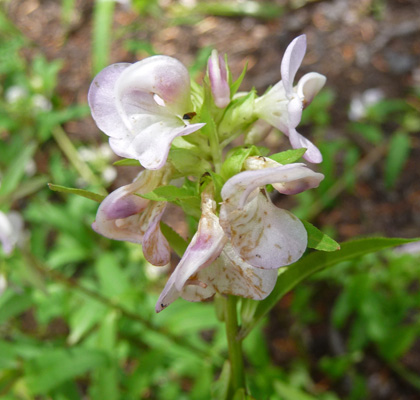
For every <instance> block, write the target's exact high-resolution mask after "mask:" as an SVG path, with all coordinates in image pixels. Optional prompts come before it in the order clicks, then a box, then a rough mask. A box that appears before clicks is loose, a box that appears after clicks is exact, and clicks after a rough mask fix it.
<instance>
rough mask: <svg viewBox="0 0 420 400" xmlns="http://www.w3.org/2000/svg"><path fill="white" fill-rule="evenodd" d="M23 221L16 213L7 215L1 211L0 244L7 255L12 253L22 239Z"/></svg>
mask: <svg viewBox="0 0 420 400" xmlns="http://www.w3.org/2000/svg"><path fill="white" fill-rule="evenodd" d="M22 234H23V220H22V217H21V216H20V214H18V213H17V212H16V211H11V212H9V213H7V214H5V213H3V212H2V211H0V242H1V244H2V247H3V251H4V253H5V254H7V255H9V254H11V253H12V251H13V249H14V248H15V246H16V245H17V244H18V243H19V241H20V239H22Z"/></svg>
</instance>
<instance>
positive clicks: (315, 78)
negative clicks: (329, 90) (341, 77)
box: [296, 72, 327, 108]
mask: <svg viewBox="0 0 420 400" xmlns="http://www.w3.org/2000/svg"><path fill="white" fill-rule="evenodd" d="M326 81H327V78H326V77H325V76H324V75H321V74H318V73H317V72H309V73H308V74H305V75H303V76H302V78H300V79H299V82H298V84H297V87H296V92H297V95H298V96H299V98H301V99H304V108H305V107H307V106H309V104H311V103H312V100H313V99H314V97H315V96H316V95H317V94H318V93H319V91H320V90H321V89H322V88H323V87H324V85H325V82H326Z"/></svg>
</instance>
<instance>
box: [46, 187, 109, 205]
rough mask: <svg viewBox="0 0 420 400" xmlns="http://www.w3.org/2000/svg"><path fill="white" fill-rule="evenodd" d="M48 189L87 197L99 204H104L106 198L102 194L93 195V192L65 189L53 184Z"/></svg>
mask: <svg viewBox="0 0 420 400" xmlns="http://www.w3.org/2000/svg"><path fill="white" fill-rule="evenodd" d="M48 187H49V188H50V189H51V190H53V191H54V192H61V193H71V194H76V195H78V196H81V197H86V198H87V199H90V200H94V201H96V202H98V203H100V202H102V200H103V199H104V198H105V196H103V195H102V194H98V193H93V192H90V191H89V190H84V189H76V188H69V187H65V186H61V185H54V184H53V183H49V184H48Z"/></svg>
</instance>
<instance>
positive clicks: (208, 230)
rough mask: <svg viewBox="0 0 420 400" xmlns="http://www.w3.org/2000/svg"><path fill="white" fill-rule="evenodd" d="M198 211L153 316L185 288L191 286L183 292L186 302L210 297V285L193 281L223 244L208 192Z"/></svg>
mask: <svg viewBox="0 0 420 400" xmlns="http://www.w3.org/2000/svg"><path fill="white" fill-rule="evenodd" d="M201 209H202V215H201V218H200V222H199V224H198V229H197V232H196V233H195V235H194V236H193V238H192V240H191V242H190V244H189V245H188V247H187V249H186V250H185V253H184V255H183V257H182V259H181V261H180V262H179V264H178V265H177V267H176V268H175V270H174V272H173V273H172V275H171V278H170V279H169V280H168V282H167V284H166V286H165V288H164V289H163V291H162V294H161V295H160V297H159V300H158V302H157V305H156V311H157V312H159V311H162V309H163V308H165V307H167V306H168V305H169V304H170V303H171V302H172V301H174V300H175V299H176V298H177V297H179V296H180V294H181V293H183V290H184V288H185V286H186V285H192V286H194V287H193V288H189V290H188V291H186V292H185V296H186V298H187V300H189V301H201V300H203V299H205V298H208V297H210V296H212V295H213V294H214V289H212V287H211V285H210V286H209V285H208V284H206V283H204V282H201V281H199V280H198V279H197V273H198V272H199V271H200V270H201V269H203V268H205V267H207V266H208V265H209V264H211V263H212V262H213V261H214V260H215V259H216V258H217V257H219V255H220V253H221V251H222V250H223V247H224V245H225V243H226V241H227V238H226V236H225V234H224V232H223V229H222V228H221V227H220V225H219V219H218V218H217V216H216V215H215V214H214V211H215V209H216V204H215V202H214V200H213V198H212V193H211V191H210V190H209V189H206V190H205V191H204V192H203V193H202V197H201Z"/></svg>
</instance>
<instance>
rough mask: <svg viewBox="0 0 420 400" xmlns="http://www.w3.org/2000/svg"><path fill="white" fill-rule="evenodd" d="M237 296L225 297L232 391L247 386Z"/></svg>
mask: <svg viewBox="0 0 420 400" xmlns="http://www.w3.org/2000/svg"><path fill="white" fill-rule="evenodd" d="M236 300H237V298H236V297H235V296H228V297H227V298H225V324H226V337H227V342H228V352H229V361H230V366H231V387H232V392H233V394H235V392H236V391H237V390H238V389H241V388H243V389H246V388H245V370H244V359H243V355H242V341H241V340H238V338H237V335H238V316H237V312H236Z"/></svg>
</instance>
